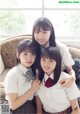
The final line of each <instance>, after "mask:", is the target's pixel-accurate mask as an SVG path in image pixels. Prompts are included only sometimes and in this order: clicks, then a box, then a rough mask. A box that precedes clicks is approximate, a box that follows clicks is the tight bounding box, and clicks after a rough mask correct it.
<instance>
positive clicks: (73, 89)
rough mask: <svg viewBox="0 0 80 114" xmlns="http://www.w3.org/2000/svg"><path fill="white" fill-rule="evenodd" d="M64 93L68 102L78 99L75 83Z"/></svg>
mask: <svg viewBox="0 0 80 114" xmlns="http://www.w3.org/2000/svg"><path fill="white" fill-rule="evenodd" d="M66 92H67V95H68V97H69V100H73V99H76V98H78V97H80V90H79V89H78V87H77V85H76V84H75V82H74V83H73V85H72V86H71V87H70V88H66Z"/></svg>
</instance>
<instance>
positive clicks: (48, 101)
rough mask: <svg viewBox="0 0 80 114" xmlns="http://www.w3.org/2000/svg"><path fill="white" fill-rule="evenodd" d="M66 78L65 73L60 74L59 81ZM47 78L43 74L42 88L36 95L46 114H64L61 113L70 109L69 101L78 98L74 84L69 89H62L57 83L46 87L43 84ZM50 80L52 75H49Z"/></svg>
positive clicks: (79, 92) (77, 91)
mask: <svg viewBox="0 0 80 114" xmlns="http://www.w3.org/2000/svg"><path fill="white" fill-rule="evenodd" d="M68 76H69V75H68V74H67V73H65V72H61V75H60V78H59V81H60V80H62V79H64V78H67V77H68ZM48 78H49V76H47V74H45V76H44V79H43V81H42V86H41V87H40V89H39V90H38V91H37V93H36V95H38V96H39V98H40V100H41V102H42V104H43V109H44V111H45V112H47V113H46V114H49V113H50V114H51V113H52V114H64V113H61V112H63V111H65V110H67V109H69V108H70V100H73V99H77V98H78V97H80V91H79V89H78V88H77V86H76V84H75V83H73V85H72V86H71V87H69V88H65V87H64V88H62V87H61V85H60V83H59V81H58V82H57V83H56V84H55V85H53V86H51V87H46V86H45V82H46V80H47V79H48ZM50 78H53V74H51V75H50ZM68 114H69V113H68Z"/></svg>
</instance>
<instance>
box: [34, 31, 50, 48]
mask: <svg viewBox="0 0 80 114" xmlns="http://www.w3.org/2000/svg"><path fill="white" fill-rule="evenodd" d="M50 35H51V32H50V31H44V30H42V29H40V31H35V32H34V37H35V40H36V41H37V42H38V43H39V44H40V45H42V46H46V44H47V43H48V42H49V38H50Z"/></svg>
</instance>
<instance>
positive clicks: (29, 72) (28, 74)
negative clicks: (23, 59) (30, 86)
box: [24, 68, 35, 81]
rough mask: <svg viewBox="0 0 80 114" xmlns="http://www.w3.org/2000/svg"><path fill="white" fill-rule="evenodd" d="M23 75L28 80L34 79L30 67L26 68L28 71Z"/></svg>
mask: <svg viewBox="0 0 80 114" xmlns="http://www.w3.org/2000/svg"><path fill="white" fill-rule="evenodd" d="M24 76H25V77H26V79H27V80H28V81H31V80H34V79H35V76H34V74H33V72H32V69H31V68H29V69H28V71H27V72H26V73H25V74H24Z"/></svg>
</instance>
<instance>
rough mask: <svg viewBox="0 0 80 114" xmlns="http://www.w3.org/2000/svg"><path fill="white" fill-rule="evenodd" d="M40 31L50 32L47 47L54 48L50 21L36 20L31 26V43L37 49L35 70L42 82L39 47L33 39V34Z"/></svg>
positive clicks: (53, 32) (44, 19)
mask: <svg viewBox="0 0 80 114" xmlns="http://www.w3.org/2000/svg"><path fill="white" fill-rule="evenodd" d="M40 29H43V30H45V31H47V30H50V31H51V35H50V38H49V45H50V46H52V47H56V42H55V31H54V28H53V25H52V23H51V22H50V20H49V19H47V18H45V17H41V18H38V19H37V20H36V21H35V23H34V25H33V30H32V41H33V43H34V44H35V46H36V48H37V53H38V59H39V60H38V62H37V66H38V67H37V69H38V71H39V77H40V80H42V79H43V75H44V73H43V71H42V70H41V68H40V55H41V45H40V44H39V43H38V42H37V41H36V40H35V37H34V32H35V31H40Z"/></svg>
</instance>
